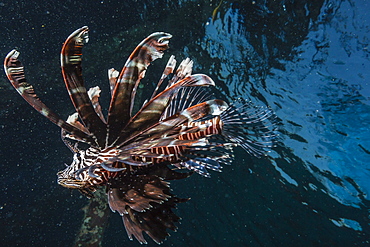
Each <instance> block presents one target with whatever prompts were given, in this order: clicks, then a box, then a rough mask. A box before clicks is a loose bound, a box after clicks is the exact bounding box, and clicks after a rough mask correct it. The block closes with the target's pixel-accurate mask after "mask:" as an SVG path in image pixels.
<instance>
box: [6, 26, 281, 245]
mask: <svg viewBox="0 0 370 247" xmlns="http://www.w3.org/2000/svg"><path fill="white" fill-rule="evenodd" d="M88 31H89V29H88V27H86V26H85V27H82V28H80V29H78V30H76V31H75V32H73V33H72V34H71V35H70V36H69V37H68V38H67V40H66V41H65V43H64V45H63V47H62V51H61V68H62V74H63V79H64V82H65V85H66V87H67V91H68V93H69V96H70V98H71V101H72V103H73V105H74V107H75V110H76V112H75V113H74V114H72V115H70V116H69V117H68V119H67V120H66V121H64V120H63V119H61V118H60V117H59V116H58V115H57V114H56V113H54V112H53V111H52V110H51V109H49V108H48V107H47V106H46V105H45V104H44V103H43V102H42V101H41V100H40V99H39V97H38V96H37V95H36V93H35V91H34V88H33V86H32V85H31V84H29V83H28V82H27V80H26V77H25V74H24V68H23V65H22V63H21V62H20V61H19V60H18V56H19V52H18V51H16V50H12V51H11V52H10V53H9V54H8V55H7V56H6V58H5V61H4V68H5V72H6V75H7V77H8V79H9V80H10V82H11V84H12V85H13V86H14V88H15V89H16V90H17V91H18V93H19V94H20V95H21V96H22V97H23V98H24V99H25V100H26V101H27V102H28V103H29V104H30V105H31V106H32V107H33V108H35V109H36V110H37V111H38V112H40V113H41V114H42V115H44V116H45V117H46V118H48V119H49V120H50V121H51V122H53V123H54V124H56V125H58V126H59V127H60V128H61V137H62V140H63V142H64V143H65V144H66V145H67V146H68V147H69V149H70V150H71V151H72V152H73V161H72V164H71V165H69V166H67V167H66V168H65V169H64V170H62V171H60V172H58V173H57V176H58V180H57V181H58V184H60V185H62V186H64V187H66V188H72V189H77V190H79V191H80V192H82V193H83V194H84V195H86V196H87V197H89V198H91V197H92V196H93V192H94V191H95V190H96V188H97V187H98V186H105V187H106V194H107V196H108V203H109V206H110V208H111V210H112V211H113V212H115V211H117V212H118V213H119V214H120V215H121V216H122V219H123V223H124V226H125V228H126V231H127V234H128V237H129V238H130V239H131V240H132V239H133V237H135V238H136V239H137V240H138V241H139V242H140V243H147V242H146V240H145V238H144V235H143V232H145V233H146V234H147V235H148V236H149V237H150V238H152V239H153V240H154V241H155V242H156V243H161V242H163V240H165V239H166V237H167V236H169V233H168V232H167V231H168V229H171V230H173V231H176V230H177V226H176V223H177V222H178V221H179V220H180V218H179V217H178V216H177V215H176V214H175V213H174V212H173V209H175V208H176V205H177V203H181V202H185V201H187V200H188V199H186V198H185V199H184V198H179V197H177V196H175V195H174V194H172V192H171V191H170V188H169V182H168V181H170V180H177V179H184V178H187V177H189V176H190V175H191V174H193V173H194V172H195V173H198V174H200V175H202V176H205V177H209V176H210V174H209V172H208V170H215V171H221V168H222V166H223V165H227V164H230V163H231V161H232V158H233V147H235V146H240V147H242V148H243V149H244V150H245V151H247V152H248V153H249V154H252V155H255V156H261V155H263V154H264V153H265V151H266V149H268V148H270V147H271V146H272V142H273V140H272V139H273V136H274V121H273V118H274V114H273V113H272V111H271V110H270V109H269V108H266V107H257V106H254V105H253V104H251V103H250V102H248V101H246V100H236V101H235V102H234V103H233V104H230V105H228V104H227V103H226V102H225V101H223V100H220V99H214V97H213V94H212V92H211V91H210V90H209V88H210V87H214V86H215V83H214V81H213V80H212V79H211V78H210V77H208V76H207V75H204V74H192V66H193V62H192V61H191V60H190V59H189V58H187V59H185V60H183V61H182V62H181V63H180V65H179V66H178V68H177V69H176V60H175V58H174V56H171V57H170V58H169V61H168V63H167V65H166V67H165V69H164V72H163V74H162V76H161V77H160V79H159V82H158V84H157V85H156V87H155V89H154V92H153V93H152V95H151V97H148V99H147V100H146V101H145V102H144V104H143V105H142V107H141V108H140V109H139V110H138V111H137V112H136V113H135V114H133V110H134V102H135V96H136V92H137V89H138V86H139V83H140V81H141V79H142V78H143V77H144V76H145V72H146V70H147V68H148V66H149V65H150V64H151V63H152V62H153V61H154V60H156V59H157V58H161V57H162V56H163V54H164V51H165V50H166V49H168V48H169V45H168V44H169V39H170V38H171V37H172V36H171V35H170V34H168V33H164V32H156V33H153V34H151V35H149V36H148V37H147V38H145V39H144V40H143V41H142V42H141V43H140V44H139V45H138V46H137V47H136V49H135V50H134V51H133V52H132V54H131V55H130V57H129V58H128V60H127V62H126V63H125V65H124V67H123V69H122V70H121V72H118V71H117V70H115V69H110V70H108V77H109V83H110V89H111V92H110V93H111V100H110V105H109V109H108V114H107V116H104V114H103V112H102V108H101V106H100V104H99V97H100V89H99V87H93V88H91V89H90V90H88V91H87V90H86V88H85V86H84V81H83V77H82V67H81V62H82V48H83V46H84V44H85V43H87V42H88ZM207 88H208V89H207Z"/></svg>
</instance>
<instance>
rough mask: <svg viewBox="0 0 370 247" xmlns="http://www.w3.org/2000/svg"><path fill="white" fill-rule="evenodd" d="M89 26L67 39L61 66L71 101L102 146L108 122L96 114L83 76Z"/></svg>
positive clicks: (78, 30)
mask: <svg viewBox="0 0 370 247" xmlns="http://www.w3.org/2000/svg"><path fill="white" fill-rule="evenodd" d="M88 30H89V29H88V27H86V26H85V27H82V28H80V29H77V30H76V31H74V32H73V33H72V34H71V35H70V36H69V37H68V38H67V40H66V41H65V43H64V45H63V47H62V51H61V66H62V74H63V78H64V82H65V84H66V87H67V90H68V93H69V95H70V98H71V101H72V103H73V105H74V107H75V108H76V111H77V112H78V115H79V116H80V118H81V120H82V122H83V123H84V125H85V126H86V128H87V129H88V130H89V131H90V133H91V134H92V135H93V136H94V137H95V138H96V142H98V144H99V146H100V147H104V146H105V140H106V138H105V137H106V132H107V129H106V124H105V123H104V122H103V121H102V119H101V118H100V117H99V116H98V115H97V114H96V112H95V110H94V107H93V105H92V103H91V101H90V99H89V96H88V94H87V91H86V88H85V86H84V81H83V78H82V67H81V62H82V48H83V46H84V43H86V42H87V41H88Z"/></svg>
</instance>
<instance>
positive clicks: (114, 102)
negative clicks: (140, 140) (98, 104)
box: [107, 32, 172, 144]
mask: <svg viewBox="0 0 370 247" xmlns="http://www.w3.org/2000/svg"><path fill="white" fill-rule="evenodd" d="M171 37H172V35H170V34H168V33H163V32H157V33H153V34H151V35H149V36H148V37H147V38H146V39H144V40H143V41H142V42H141V43H140V44H139V45H138V46H137V47H136V48H135V50H134V51H133V52H132V53H131V55H130V57H129V58H128V60H127V61H126V63H125V66H124V67H123V69H122V71H121V73H120V75H119V77H118V78H117V82H116V83H115V88H114V91H113V94H112V99H111V102H110V106H109V111H108V121H107V122H108V126H109V129H108V131H109V132H108V144H111V143H112V142H113V141H114V140H115V139H116V138H117V137H118V136H119V134H120V132H121V131H122V128H123V127H124V126H125V125H126V124H127V123H128V121H129V119H130V117H131V111H132V107H133V105H134V100H135V95H136V89H137V87H138V85H139V82H140V80H141V79H142V78H143V77H144V75H145V71H146V69H147V67H148V66H149V64H150V63H151V62H153V61H154V60H156V59H157V58H161V57H162V56H163V52H164V51H165V50H166V49H168V43H169V39H170V38H171ZM111 83H112V82H111Z"/></svg>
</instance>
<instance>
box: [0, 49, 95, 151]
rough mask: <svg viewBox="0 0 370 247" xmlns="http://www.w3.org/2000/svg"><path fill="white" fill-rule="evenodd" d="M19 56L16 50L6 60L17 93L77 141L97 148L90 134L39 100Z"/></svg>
mask: <svg viewBox="0 0 370 247" xmlns="http://www.w3.org/2000/svg"><path fill="white" fill-rule="evenodd" d="M18 56H19V52H18V51H16V50H12V51H11V52H9V53H8V55H7V56H6V57H5V60H4V70H5V73H6V75H7V77H8V79H9V81H10V83H11V84H12V85H13V87H14V88H15V89H16V90H17V92H18V93H19V94H20V95H21V96H22V97H23V98H24V99H25V100H26V101H27V102H28V103H29V104H30V105H31V106H32V107H33V108H34V109H35V110H37V111H38V112H39V113H41V114H42V115H44V116H45V117H46V118H48V119H49V120H50V121H51V122H53V123H54V124H56V125H58V126H59V127H60V128H62V129H63V130H65V131H67V132H68V133H71V134H73V135H74V136H75V137H76V138H77V139H79V140H81V141H84V142H86V143H89V144H91V145H93V146H95V144H94V140H93V138H92V137H91V136H90V135H89V134H88V133H86V132H84V131H82V130H80V129H78V128H76V127H74V126H72V125H70V124H68V123H67V122H65V121H64V120H63V119H61V118H60V117H59V116H58V115H57V114H56V113H54V112H53V111H52V110H51V109H50V108H48V107H47V106H46V105H45V104H44V103H43V102H42V101H41V100H40V99H39V97H38V96H37V95H36V93H35V91H34V88H33V86H32V85H31V84H29V83H28V82H27V80H26V77H25V74H24V68H23V65H22V63H21V62H20V61H19V60H18Z"/></svg>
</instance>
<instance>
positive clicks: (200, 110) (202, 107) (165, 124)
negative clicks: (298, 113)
mask: <svg viewBox="0 0 370 247" xmlns="http://www.w3.org/2000/svg"><path fill="white" fill-rule="evenodd" d="M226 108H227V104H226V102H224V101H222V100H219V99H214V100H209V101H206V102H202V103H199V104H197V105H194V106H191V107H189V108H187V109H185V110H182V111H181V112H179V113H177V114H175V115H173V116H171V117H168V118H166V119H164V120H162V121H160V122H158V123H157V124H155V125H153V126H151V127H150V128H148V129H146V130H145V131H142V132H141V133H140V134H139V135H138V136H137V138H143V137H145V136H147V137H149V136H153V135H155V134H158V133H163V134H166V135H174V133H173V132H170V131H169V130H171V129H174V128H175V127H178V126H180V125H181V124H184V123H185V122H192V121H196V120H198V119H200V118H203V117H205V116H208V115H216V114H217V113H218V112H222V111H224V110H225V109H226ZM178 134H179V135H181V133H179V132H178Z"/></svg>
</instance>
